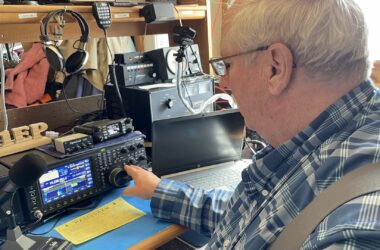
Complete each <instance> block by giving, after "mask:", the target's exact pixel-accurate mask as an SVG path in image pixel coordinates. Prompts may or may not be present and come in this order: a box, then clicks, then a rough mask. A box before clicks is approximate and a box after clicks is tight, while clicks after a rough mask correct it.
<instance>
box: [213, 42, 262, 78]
mask: <svg viewBox="0 0 380 250" xmlns="http://www.w3.org/2000/svg"><path fill="white" fill-rule="evenodd" d="M267 49H268V46H262V47H259V48H256V49H252V50H248V51H245V52H241V53H238V54H235V55H230V56H225V57H218V58H211V59H210V61H209V63H210V64H211V66H212V68H213V70H214V72H215V74H217V75H218V76H224V75H226V71H227V69H228V66H229V65H228V63H226V62H225V60H226V59H230V58H233V57H237V56H242V55H246V54H249V53H252V52H256V51H260V50H267Z"/></svg>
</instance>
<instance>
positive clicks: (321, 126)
mask: <svg viewBox="0 0 380 250" xmlns="http://www.w3.org/2000/svg"><path fill="white" fill-rule="evenodd" d="M374 94H375V88H374V86H373V84H372V83H371V82H370V81H365V82H363V83H361V84H360V85H359V86H358V87H356V88H354V89H353V90H351V91H350V92H348V93H347V94H346V95H344V96H343V97H341V98H340V99H339V100H338V101H337V102H335V103H334V104H332V105H331V106H329V107H328V108H327V109H326V110H325V111H323V112H322V113H321V114H320V115H319V116H318V117H317V118H316V119H315V120H314V121H313V122H312V123H311V124H310V125H309V126H308V127H307V128H305V129H304V130H303V131H301V132H300V133H299V134H297V135H296V136H295V137H293V138H292V139H290V140H289V141H287V142H286V143H284V144H283V145H281V146H279V147H278V148H276V149H275V148H273V147H271V146H268V147H267V148H265V149H263V150H261V151H260V152H259V153H258V154H256V155H255V156H254V158H253V163H252V164H251V165H250V166H249V167H248V168H247V169H245V170H244V171H243V172H242V180H243V184H244V187H245V191H246V192H247V194H248V195H249V196H253V195H255V194H256V193H257V192H261V191H262V190H263V189H265V188H267V189H269V190H271V189H272V188H273V187H274V186H275V185H276V184H277V183H278V182H279V180H280V179H281V178H282V177H284V176H285V175H286V174H287V173H289V172H292V171H291V170H294V169H296V168H297V167H298V166H299V165H300V164H301V163H302V159H303V158H306V156H307V155H309V154H310V153H312V152H313V151H314V149H316V148H317V147H319V146H320V145H321V143H323V142H324V141H325V140H326V139H328V138H329V137H330V136H331V135H333V134H334V133H337V132H339V131H340V130H341V129H342V128H344V127H345V126H346V125H347V124H348V123H349V122H350V121H351V120H352V117H353V116H355V115H356V114H357V113H358V112H359V111H360V110H361V109H362V108H363V106H364V105H365V104H366V103H368V100H369V99H371V98H372V97H373V96H374Z"/></svg>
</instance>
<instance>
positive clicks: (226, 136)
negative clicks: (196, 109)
mask: <svg viewBox="0 0 380 250" xmlns="http://www.w3.org/2000/svg"><path fill="white" fill-rule="evenodd" d="M244 128H245V125H244V119H243V117H242V116H241V114H240V113H239V111H238V110H236V109H233V110H223V111H216V112H211V113H205V114H198V115H191V116H186V117H179V118H173V119H167V120H160V121H156V122H154V123H153V124H152V171H153V172H154V173H155V174H156V175H158V176H162V175H167V174H172V173H176V172H181V171H184V170H189V169H194V168H199V167H202V166H208V165H212V164H216V163H221V162H227V161H233V160H238V159H240V158H241V153H242V147H243V138H244V134H245V129H244Z"/></svg>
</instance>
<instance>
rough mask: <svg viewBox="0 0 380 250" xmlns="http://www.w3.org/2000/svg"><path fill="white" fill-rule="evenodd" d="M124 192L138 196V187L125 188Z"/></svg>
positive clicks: (126, 194) (127, 194)
mask: <svg viewBox="0 0 380 250" xmlns="http://www.w3.org/2000/svg"><path fill="white" fill-rule="evenodd" d="M123 194H124V195H125V196H136V194H137V192H136V188H135V187H127V188H125V189H124V191H123Z"/></svg>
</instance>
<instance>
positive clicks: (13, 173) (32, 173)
mask: <svg viewBox="0 0 380 250" xmlns="http://www.w3.org/2000/svg"><path fill="white" fill-rule="evenodd" d="M46 169H47V164H46V162H45V160H44V159H43V158H42V157H41V156H39V155H37V154H26V155H24V156H23V157H22V158H21V159H20V160H18V161H17V162H16V163H15V164H14V165H13V167H12V168H11V169H10V170H9V173H8V175H9V181H8V182H7V183H6V184H5V185H4V186H3V188H2V190H1V192H0V206H1V205H2V204H3V203H4V202H6V201H7V200H9V199H10V198H11V197H12V194H13V193H14V192H15V191H16V190H17V189H18V188H26V187H29V186H31V185H32V184H33V183H34V182H36V181H37V180H38V179H39V178H40V177H41V176H42V174H43V173H44V172H45V170H46Z"/></svg>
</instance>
